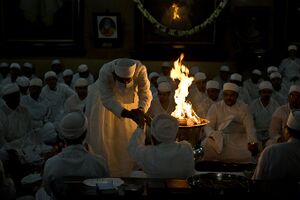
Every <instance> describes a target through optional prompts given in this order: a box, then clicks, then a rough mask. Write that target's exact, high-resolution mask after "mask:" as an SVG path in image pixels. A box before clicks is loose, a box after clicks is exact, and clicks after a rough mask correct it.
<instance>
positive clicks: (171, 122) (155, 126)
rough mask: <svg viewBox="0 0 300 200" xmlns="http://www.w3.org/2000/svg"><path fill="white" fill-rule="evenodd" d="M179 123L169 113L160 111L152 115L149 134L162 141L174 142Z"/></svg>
mask: <svg viewBox="0 0 300 200" xmlns="http://www.w3.org/2000/svg"><path fill="white" fill-rule="evenodd" d="M178 126H179V123H178V121H177V119H176V118H174V117H172V116H171V115H168V114H165V113H162V114H159V115H157V116H156V117H154V119H153V120H152V122H151V135H153V136H154V138H155V139H156V140H157V141H159V142H163V143H170V142H174V141H175V138H176V135H177V131H178Z"/></svg>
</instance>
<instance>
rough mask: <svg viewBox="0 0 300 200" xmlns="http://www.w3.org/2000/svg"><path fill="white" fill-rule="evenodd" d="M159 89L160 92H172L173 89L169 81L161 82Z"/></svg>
mask: <svg viewBox="0 0 300 200" xmlns="http://www.w3.org/2000/svg"><path fill="white" fill-rule="evenodd" d="M157 89H158V91H160V92H170V91H171V85H170V83H169V82H161V83H160V84H158V88H157Z"/></svg>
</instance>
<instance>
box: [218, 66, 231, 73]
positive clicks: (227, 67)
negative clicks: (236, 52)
mask: <svg viewBox="0 0 300 200" xmlns="http://www.w3.org/2000/svg"><path fill="white" fill-rule="evenodd" d="M229 70H230V69H229V66H228V65H222V66H221V67H220V71H222V72H229Z"/></svg>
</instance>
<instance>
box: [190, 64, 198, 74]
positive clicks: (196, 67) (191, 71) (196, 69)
mask: <svg viewBox="0 0 300 200" xmlns="http://www.w3.org/2000/svg"><path fill="white" fill-rule="evenodd" d="M197 72H200V67H199V66H193V67H192V68H191V69H190V71H189V74H190V75H191V76H195V74H196V73H197Z"/></svg>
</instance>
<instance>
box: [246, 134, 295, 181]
mask: <svg viewBox="0 0 300 200" xmlns="http://www.w3.org/2000/svg"><path fill="white" fill-rule="evenodd" d="M299 146H300V140H299V139H294V138H290V139H289V140H288V142H286V143H280V144H274V145H271V146H268V147H266V148H265V149H264V151H263V152H262V153H261V155H260V157H259V160H258V164H257V166H256V169H255V171H254V174H253V177H252V179H255V180H283V179H284V180H296V179H299V178H300V170H299V169H300V159H299V157H300V148H299Z"/></svg>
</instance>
